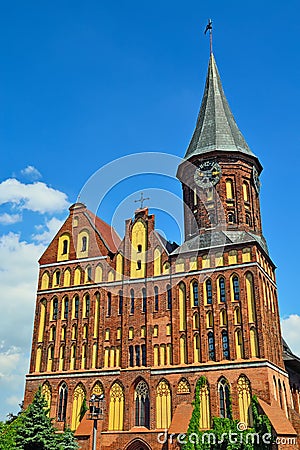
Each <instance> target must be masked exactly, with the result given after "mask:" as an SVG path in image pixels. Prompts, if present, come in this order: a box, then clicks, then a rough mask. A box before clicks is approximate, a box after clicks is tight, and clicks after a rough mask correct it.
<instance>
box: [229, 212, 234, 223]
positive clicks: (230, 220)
mask: <svg viewBox="0 0 300 450" xmlns="http://www.w3.org/2000/svg"><path fill="white" fill-rule="evenodd" d="M228 223H235V214H234V212H232V211H231V212H229V213H228Z"/></svg>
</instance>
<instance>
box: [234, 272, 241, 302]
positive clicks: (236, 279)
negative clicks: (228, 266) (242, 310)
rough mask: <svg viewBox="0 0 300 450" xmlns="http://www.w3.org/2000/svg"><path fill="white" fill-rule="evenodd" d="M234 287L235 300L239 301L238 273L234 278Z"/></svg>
mask: <svg viewBox="0 0 300 450" xmlns="http://www.w3.org/2000/svg"><path fill="white" fill-rule="evenodd" d="M232 287H233V300H236V301H238V300H239V299H240V282H239V279H238V277H237V276H236V275H235V276H234V277H233V278H232Z"/></svg>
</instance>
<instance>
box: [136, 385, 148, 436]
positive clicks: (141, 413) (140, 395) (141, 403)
mask: <svg viewBox="0 0 300 450" xmlns="http://www.w3.org/2000/svg"><path fill="white" fill-rule="evenodd" d="M134 396H135V426H137V427H146V428H149V425H150V420H149V419H150V401H149V388H148V385H147V384H146V383H145V381H140V382H139V383H138V385H137V386H136V388H135V392H134Z"/></svg>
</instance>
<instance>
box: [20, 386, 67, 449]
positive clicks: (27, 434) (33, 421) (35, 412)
mask: <svg viewBox="0 0 300 450" xmlns="http://www.w3.org/2000/svg"><path fill="white" fill-rule="evenodd" d="M48 413H49V408H48V406H47V402H46V400H45V398H44V396H43V394H42V387H41V386H39V388H38V390H37V393H36V394H35V397H34V399H33V402H32V403H31V404H30V405H29V406H28V408H27V409H26V410H25V411H24V412H23V413H22V414H21V415H20V424H19V426H18V428H17V433H16V448H17V449H18V450H58V448H59V447H58V439H57V435H56V434H55V428H54V426H53V424H52V419H50V418H49V417H48Z"/></svg>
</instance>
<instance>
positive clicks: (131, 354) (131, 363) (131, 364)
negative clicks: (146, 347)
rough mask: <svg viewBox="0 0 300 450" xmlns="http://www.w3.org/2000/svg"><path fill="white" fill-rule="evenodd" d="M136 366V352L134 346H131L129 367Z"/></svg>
mask: <svg viewBox="0 0 300 450" xmlns="http://www.w3.org/2000/svg"><path fill="white" fill-rule="evenodd" d="M133 366H134V351H133V345H129V367H133Z"/></svg>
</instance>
